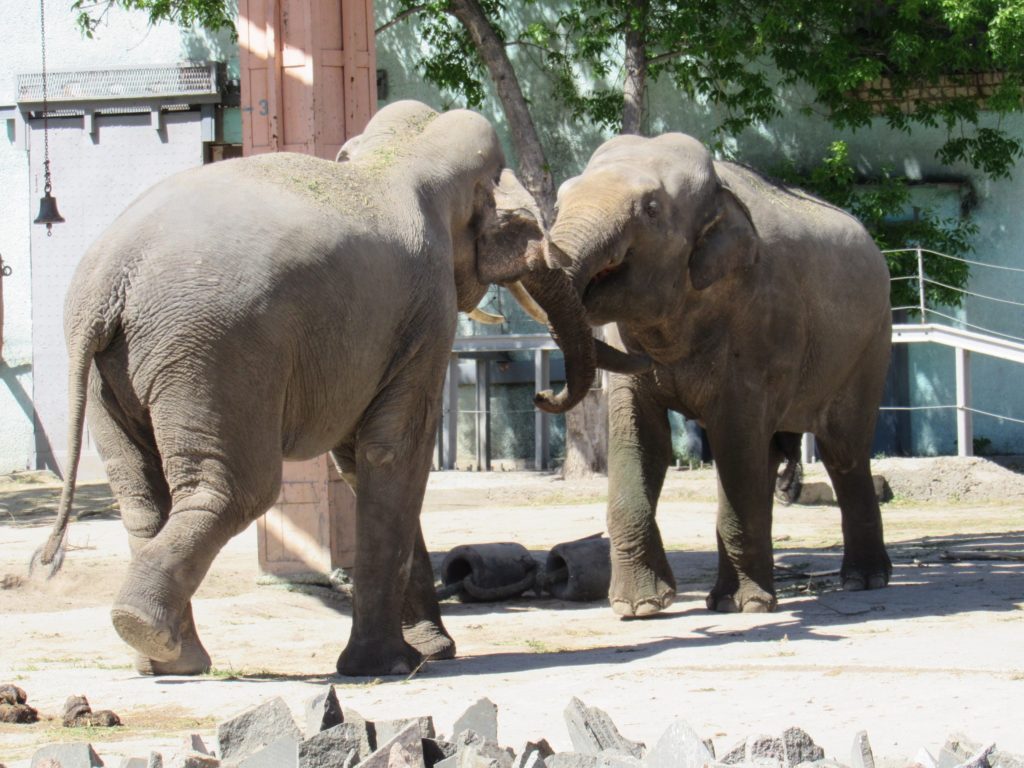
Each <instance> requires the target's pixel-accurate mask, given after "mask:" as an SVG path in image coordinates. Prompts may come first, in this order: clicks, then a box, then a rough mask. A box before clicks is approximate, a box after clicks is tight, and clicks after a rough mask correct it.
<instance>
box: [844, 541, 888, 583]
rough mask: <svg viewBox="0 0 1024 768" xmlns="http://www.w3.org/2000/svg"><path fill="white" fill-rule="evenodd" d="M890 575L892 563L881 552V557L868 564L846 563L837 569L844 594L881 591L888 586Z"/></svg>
mask: <svg viewBox="0 0 1024 768" xmlns="http://www.w3.org/2000/svg"><path fill="white" fill-rule="evenodd" d="M891 575H892V562H891V561H890V560H889V555H888V554H886V553H885V551H884V550H883V551H882V553H881V555H880V556H878V557H874V558H872V561H871V562H868V563H856V564H854V563H847V562H846V559H845V558H844V559H843V565H842V567H841V568H840V569H839V578H840V580H841V581H842V584H843V590H844V591H845V592H862V591H864V590H865V589H881V588H882V587H885V586H888V584H889V577H890V576H891Z"/></svg>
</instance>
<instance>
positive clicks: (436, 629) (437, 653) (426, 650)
mask: <svg viewBox="0 0 1024 768" xmlns="http://www.w3.org/2000/svg"><path fill="white" fill-rule="evenodd" d="M402 636H403V637H404V638H405V642H407V643H408V644H409V645H411V646H412V647H413V648H415V649H416V650H417V651H419V652H420V654H422V656H423V658H424V659H434V660H440V659H454V658H455V641H454V640H453V639H452V637H451V635H449V634H448V632H447V631H446V630H445V628H444V627H443V626H441V625H440V624H435V623H434V622H432V621H427V620H423V621H419V622H417V623H416V624H412V625H405V626H403V627H402Z"/></svg>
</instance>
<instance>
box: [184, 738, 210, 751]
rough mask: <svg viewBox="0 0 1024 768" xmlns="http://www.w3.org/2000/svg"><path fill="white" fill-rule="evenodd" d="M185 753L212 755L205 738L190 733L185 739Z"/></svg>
mask: <svg viewBox="0 0 1024 768" xmlns="http://www.w3.org/2000/svg"><path fill="white" fill-rule="evenodd" d="M185 751H186V752H198V753H199V754H200V755H212V754H213V752H211V751H210V749H209V747H207V746H206V742H205V741H203V737H202V736H200V735H199V734H198V733H190V734H189V735H188V736H186V737H185Z"/></svg>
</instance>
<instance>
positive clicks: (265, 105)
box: [259, 99, 270, 117]
mask: <svg viewBox="0 0 1024 768" xmlns="http://www.w3.org/2000/svg"><path fill="white" fill-rule="evenodd" d="M259 105H260V116H261V117H266V116H267V115H269V114H270V102H268V101H267V100H266V99H260V101H259Z"/></svg>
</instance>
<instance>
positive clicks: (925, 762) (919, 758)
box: [912, 747, 937, 768]
mask: <svg viewBox="0 0 1024 768" xmlns="http://www.w3.org/2000/svg"><path fill="white" fill-rule="evenodd" d="M912 765H919V766H921V768H937V766H936V764H935V758H934V757H932V753H931V752H929V751H928V750H927V749H925V748H924V747H921V748H920V749H919V750H917V754H916V755H914V762H913V763H912Z"/></svg>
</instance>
